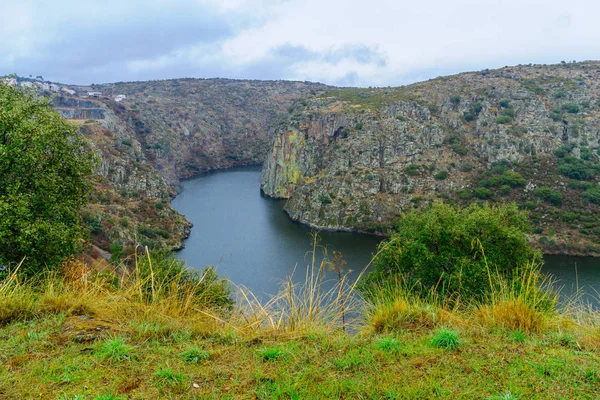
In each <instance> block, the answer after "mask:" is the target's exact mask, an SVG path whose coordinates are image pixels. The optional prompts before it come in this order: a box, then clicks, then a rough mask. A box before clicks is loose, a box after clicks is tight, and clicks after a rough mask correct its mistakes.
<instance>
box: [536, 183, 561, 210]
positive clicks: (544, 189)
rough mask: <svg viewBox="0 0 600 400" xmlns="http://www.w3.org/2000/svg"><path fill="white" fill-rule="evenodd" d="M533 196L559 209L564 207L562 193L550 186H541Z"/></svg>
mask: <svg viewBox="0 0 600 400" xmlns="http://www.w3.org/2000/svg"><path fill="white" fill-rule="evenodd" d="M533 194H534V195H535V196H537V197H539V198H541V199H543V200H545V201H547V202H548V203H550V204H553V205H555V206H557V207H560V206H562V200H563V197H562V193H560V192H558V191H556V190H552V189H551V188H549V187H548V186H541V187H539V188H537V189H535V191H534V192H533Z"/></svg>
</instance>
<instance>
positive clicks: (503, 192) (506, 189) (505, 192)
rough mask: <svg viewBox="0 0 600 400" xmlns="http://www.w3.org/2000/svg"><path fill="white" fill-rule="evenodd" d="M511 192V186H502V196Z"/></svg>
mask: <svg viewBox="0 0 600 400" xmlns="http://www.w3.org/2000/svg"><path fill="white" fill-rule="evenodd" d="M509 193H510V186H508V185H504V186H502V187H501V188H500V195H501V196H506V195H508V194H509Z"/></svg>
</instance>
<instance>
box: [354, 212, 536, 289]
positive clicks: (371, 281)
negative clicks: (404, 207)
mask: <svg viewBox="0 0 600 400" xmlns="http://www.w3.org/2000/svg"><path fill="white" fill-rule="evenodd" d="M528 229H529V224H528V218H527V215H526V214H525V213H524V212H522V211H519V210H518V208H517V207H516V205H515V204H502V205H493V206H492V205H488V204H484V205H478V204H471V205H470V206H469V207H468V208H457V207H453V206H450V205H447V204H443V203H441V202H436V203H434V204H433V205H432V206H431V207H430V208H428V209H426V210H423V211H411V212H409V213H407V214H405V216H404V217H403V218H402V219H401V220H399V221H398V222H397V224H396V230H395V232H394V233H392V234H391V236H390V238H389V239H388V240H386V241H384V242H382V243H381V245H380V248H379V253H378V255H377V256H376V257H375V259H374V262H373V264H374V269H373V271H372V272H371V273H369V274H368V275H367V276H366V278H365V283H364V284H363V289H364V290H365V291H366V293H368V289H369V288H376V287H379V286H381V285H385V284H386V283H387V282H389V281H390V280H391V279H396V278H397V277H398V276H402V277H404V278H405V279H407V280H408V281H409V284H410V285H413V286H414V290H415V291H417V292H419V293H421V294H423V295H426V294H427V293H430V290H432V288H433V290H435V291H437V292H438V293H440V294H443V295H445V294H456V293H460V294H461V295H462V296H465V297H467V298H483V296H485V294H486V293H487V291H488V290H489V287H490V285H489V280H488V272H489V270H488V267H489V268H491V269H492V270H493V271H495V270H496V269H497V270H498V271H499V273H501V274H504V275H509V274H510V273H511V271H513V270H514V269H515V268H516V267H518V266H520V265H524V264H525V263H526V262H530V261H531V260H539V259H541V254H540V253H539V251H537V250H535V249H534V248H533V247H532V246H531V245H530V244H529V243H528V242H527V239H526V236H525V233H526V232H527V231H528ZM479 244H481V246H482V247H483V249H485V257H484V255H483V252H482V251H481V247H480V245H479Z"/></svg>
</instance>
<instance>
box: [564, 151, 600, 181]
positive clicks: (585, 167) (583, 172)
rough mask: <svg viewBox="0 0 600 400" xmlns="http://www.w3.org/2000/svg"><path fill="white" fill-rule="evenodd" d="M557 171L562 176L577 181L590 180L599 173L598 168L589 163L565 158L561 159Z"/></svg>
mask: <svg viewBox="0 0 600 400" xmlns="http://www.w3.org/2000/svg"><path fill="white" fill-rule="evenodd" d="M557 171H558V172H559V173H561V174H562V175H565V176H568V177H569V178H572V179H577V180H580V181H582V180H590V179H593V178H595V177H596V176H597V175H598V174H599V173H600V167H599V166H598V165H596V164H594V163H592V162H590V161H585V160H581V159H579V158H575V157H571V156H565V157H563V158H562V159H561V161H560V165H559V166H558V168H557Z"/></svg>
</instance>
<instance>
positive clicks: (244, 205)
mask: <svg viewBox="0 0 600 400" xmlns="http://www.w3.org/2000/svg"><path fill="white" fill-rule="evenodd" d="M259 182H260V167H248V168H240V169H233V170H228V171H218V172H213V173H210V174H206V175H203V176H201V177H198V178H195V179H193V180H189V181H186V182H183V184H182V190H181V193H180V194H179V195H178V196H177V197H176V198H175V199H174V200H173V203H172V204H173V207H175V208H176V209H177V210H178V211H179V212H181V213H182V214H184V215H185V216H186V217H187V219H188V220H190V221H191V222H192V223H193V224H194V227H193V228H192V232H191V235H190V237H189V238H188V239H187V240H186V242H185V248H184V249H183V250H181V251H180V252H179V253H178V255H179V257H181V258H182V259H183V260H185V262H186V263H187V264H188V266H190V267H192V268H198V269H202V268H204V267H205V266H207V265H213V266H215V267H216V268H217V273H218V274H219V275H220V276H222V277H226V278H228V279H229V280H230V281H232V282H233V283H234V284H236V285H242V286H245V287H247V288H249V289H250V290H252V292H253V293H254V294H255V295H256V296H258V297H260V298H263V299H264V298H266V296H267V295H270V294H274V293H276V292H277V290H278V288H279V287H280V285H281V283H282V281H283V280H284V279H285V278H286V277H287V276H288V275H289V274H291V273H292V272H294V271H295V272H294V275H293V277H294V281H296V282H304V278H305V273H306V268H307V266H308V265H309V264H310V260H311V254H310V251H311V250H312V238H311V229H310V228H308V227H306V226H303V225H300V224H298V223H294V222H292V221H291V220H290V219H289V218H288V216H287V215H286V214H285V213H284V212H283V205H284V201H282V200H273V199H270V198H268V197H265V196H262V195H261V193H260V189H259ZM319 236H320V245H321V246H324V247H326V249H327V251H328V253H329V255H330V256H331V255H332V251H334V250H335V251H338V252H341V253H342V254H343V256H344V259H345V260H346V262H347V265H345V266H344V269H345V270H346V271H350V277H351V278H356V277H357V276H358V275H359V273H360V271H362V270H363V269H364V268H365V266H367V264H368V263H369V261H370V260H371V256H372V254H373V253H375V252H376V251H377V244H378V243H379V241H380V240H381V239H380V238H377V237H374V236H369V235H362V234H357V233H348V232H320V233H319ZM322 254H323V250H322V248H319V249H318V250H317V256H318V257H317V260H320V259H321V256H322ZM544 271H546V272H548V273H551V274H552V275H553V276H555V278H556V279H557V280H558V286H560V287H561V290H562V293H563V295H565V296H567V295H571V294H572V293H574V292H576V291H577V290H579V291H581V292H583V293H584V296H582V297H583V300H584V301H586V302H591V303H593V304H595V305H596V306H598V304H599V303H598V298H599V297H600V259H594V258H586V257H564V256H547V257H545V265H544ZM327 274H328V275H327V278H326V279H331V280H332V281H333V280H335V277H336V274H335V273H334V272H331V271H328V272H327Z"/></svg>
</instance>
